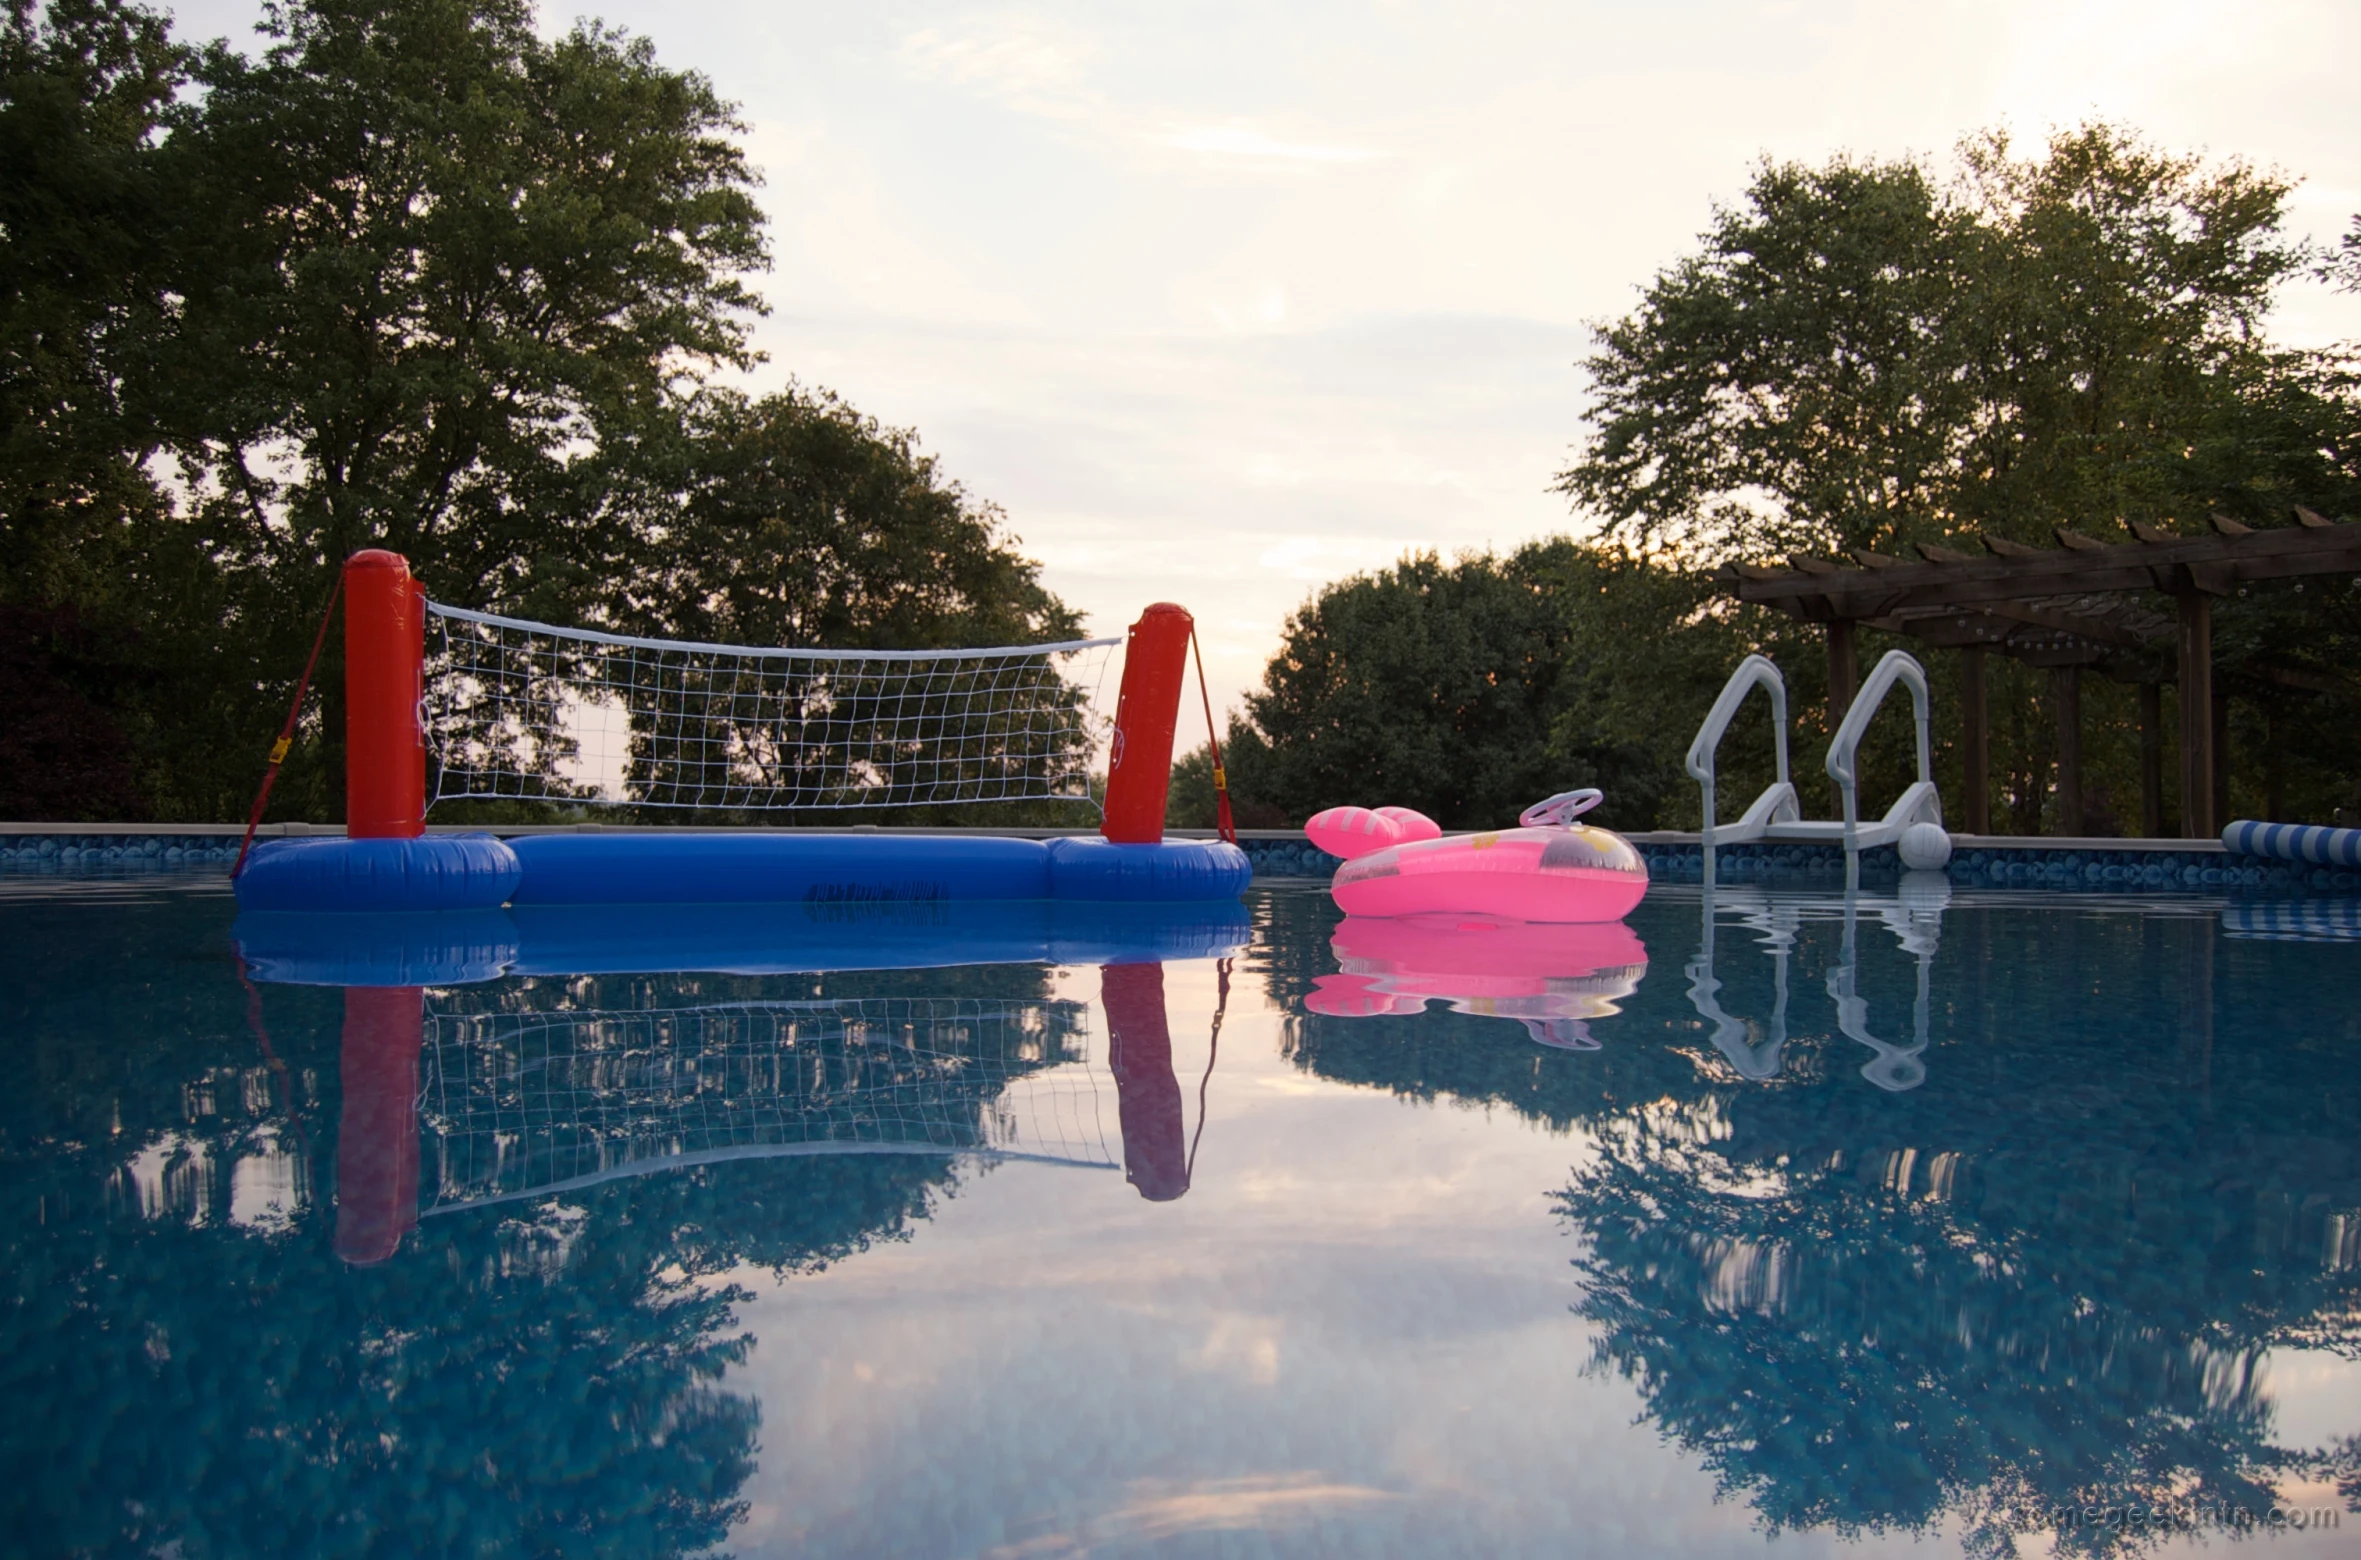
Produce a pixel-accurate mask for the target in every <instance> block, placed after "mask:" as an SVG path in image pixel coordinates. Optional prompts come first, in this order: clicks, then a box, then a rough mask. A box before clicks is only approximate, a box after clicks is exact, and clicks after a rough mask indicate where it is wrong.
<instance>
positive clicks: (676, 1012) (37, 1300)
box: [0, 878, 2361, 1560]
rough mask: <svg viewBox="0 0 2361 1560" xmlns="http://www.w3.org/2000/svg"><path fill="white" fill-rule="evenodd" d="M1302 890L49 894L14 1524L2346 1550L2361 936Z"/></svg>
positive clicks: (29, 1110)
mask: <svg viewBox="0 0 2361 1560" xmlns="http://www.w3.org/2000/svg"><path fill="white" fill-rule="evenodd" d="M1250 906H1251V909H1252V912H1253V923H1254V931H1253V941H1252V944H1251V946H1250V947H1248V948H1247V949H1246V950H1244V951H1243V952H1242V953H1241V954H1240V955H1239V956H1238V957H1237V958H1236V960H1235V961H1234V962H1233V963H1232V964H1230V965H1228V966H1224V965H1221V964H1217V963H1216V962H1213V961H1186V962H1173V963H1169V964H1166V965H1163V966H1155V965H1130V966H1116V967H1114V968H1112V969H1110V970H1106V971H1102V970H1100V969H1098V968H1093V967H1080V968H1059V967H1048V966H1039V965H1004V966H984V967H966V968H948V969H929V970H903V971H890V970H889V971H883V972H867V973H854V974H832V973H825V972H823V973H816V974H803V975H776V976H761V977H755V976H734V975H712V974H696V973H684V974H674V975H658V976H615V975H600V976H557V975H547V976H536V977H531V978H504V979H498V980H491V981H486V982H481V983H477V984H472V985H462V986H451V987H443V988H429V989H427V990H425V991H423V992H420V993H413V994H404V993H401V992H394V993H390V994H389V993H387V992H385V991H363V992H356V993H347V992H345V991H342V990H338V989H335V988H331V987H316V986H296V985H269V984H252V985H250V984H248V983H247V981H246V980H245V979H243V978H242V973H241V966H240V964H239V962H238V960H237V959H236V958H235V957H234V955H233V952H232V944H231V940H230V926H231V922H232V919H233V915H234V907H233V906H232V904H231V902H230V900H229V899H228V898H227V897H226V895H224V894H223V893H221V892H220V889H219V887H218V885H217V884H214V883H211V882H209V881H206V880H199V879H188V880H177V879H171V878H156V879H147V880H128V881H123V882H113V883H108V882H79V883H78V882H74V881H71V880H53V881H35V880H29V879H0V948H4V949H5V950H6V951H5V957H4V958H0V1025H4V1031H0V1032H4V1033H5V1035H6V1037H7V1041H8V1045H9V1048H10V1051H9V1054H11V1055H12V1056H13V1057H14V1058H15V1060H14V1063H13V1065H14V1067H15V1069H16V1071H15V1074H14V1076H13V1080H12V1081H13V1086H12V1087H11V1088H9V1089H8V1090H7V1091H6V1093H5V1096H4V1097H0V1178H4V1179H0V1240H4V1241H5V1243H6V1248H7V1256H8V1261H7V1264H6V1274H7V1277H6V1284H7V1298H8V1304H7V1307H6V1311H5V1319H4V1321H0V1326H4V1327H5V1329H6V1331H5V1338H4V1341H0V1404H5V1407H6V1412H5V1414H4V1415H0V1549H4V1550H5V1551H6V1552H9V1553H21V1554H27V1555H53V1554H54V1555H176V1556H182V1557H188V1560H196V1557H204V1556H243V1555H419V1554H431V1555H519V1556H523V1555H574V1554H582V1555H591V1554H597V1555H626V1556H639V1555H670V1554H695V1553H701V1552H705V1551H708V1550H712V1551H726V1552H728V1553H732V1554H738V1555H748V1556H757V1555H760V1556H771V1555H777V1556H786V1555H795V1556H880V1555H885V1556H972V1557H1001V1560H1062V1557H1069V1556H1083V1555H1131V1554H1140V1555H1150V1554H1152V1555H1175V1556H1197V1555H1208V1556H1211V1555H1222V1556H1227V1555H1244V1556H1265V1555H1287V1556H1293V1555H1406V1556H1408V1555H1416V1556H1425V1555H1469V1556H1487V1557H1491V1556H1512V1555H1553V1556H1555V1555H1566V1554H1581V1553H1601V1554H1610V1553H1611V1554H1618V1555H1623V1554H1678V1555H1752V1554H1757V1553H1760V1552H1763V1551H1765V1550H1766V1548H1774V1552H1776V1553H1779V1554H1786V1555H1796V1554H1815V1555H1816V1554H1821V1553H1825V1552H1843V1553H1847V1554H1855V1553H1857V1554H1864V1555H1867V1554H1889V1553H1904V1552H1907V1553H1914V1554H1915V1553H1929V1554H1943V1553H1952V1552H1960V1551H1965V1552H1968V1553H1973V1554H1980V1555H1981V1554H1991V1555H2000V1554H2011V1553H2022V1554H2028V1555H2031V1554H2046V1553H2075V1554H2082V1553H2090V1554H2124V1553H2146V1552H2182V1551H2190V1552H2194V1551H2195V1550H2196V1549H2197V1548H2200V1547H2208V1548H2210V1547H2211V1546H2218V1545H2221V1544H2224V1543H2228V1542H2240V1541H2246V1542H2256V1543H2261V1542H2266V1541H2268V1542H2273V1543H2276V1544H2279V1545H2292V1546H2294V1547H2293V1548H2292V1549H2274V1550H2273V1552H2274V1553H2294V1554H2300V1555H2321V1556H2328V1555H2334V1554H2352V1553H2357V1552H2361V1511H2357V1510H2356V1507H2357V1506H2361V1012H2357V1010H2356V1007H2355V1004H2354V1002H2353V1000H2352V994H2353V991H2354V988H2355V975H2356V973H2357V972H2361V959H2357V958H2356V957H2355V953H2356V944H2355V943H2354V942H2353V941H2351V940H2350V935H2351V926H2352V917H2351V915H2350V907H2343V908H2342V909H2340V908H2338V907H2335V906H2329V907H2325V908H2324V909H2323V911H2322V913H2320V914H2317V915H2315V914H2312V913H2310V912H2302V913H2298V912H2294V911H2285V910H2284V909H2275V910H2273V911H2272V913H2270V914H2267V915H2261V916H2258V915H2256V914H2254V913H2253V910H2252V907H2244V906H2239V905H2234V904H2225V903H2223V902H2220V901H2201V900H2183V901H2165V900H2149V901H2143V902H2132V901H2125V902H2107V901H2103V900H2098V899H2087V898H2063V897H2060V898H2043V897H2039V896H2028V897H2020V898H2016V899H2006V898H1986V899H1978V898H1973V897H1969V896H1958V897H1953V896H1949V895H1948V894H1946V893H1944V892H1942V891H1940V890H1939V889H1938V890H1936V891H1933V892H1928V891H1917V892H1913V891H1912V890H1911V889H1910V888H1908V887H1907V886H1905V887H1904V888H1903V889H1901V890H1894V889H1890V888H1889V889H1886V890H1884V891H1883V892H1882V893H1869V894H1864V895H1861V896H1858V897H1857V898H1856V899H1855V900H1853V901H1852V902H1851V903H1850V904H1849V905H1848V903H1847V901H1845V900H1844V899H1843V898H1841V897H1839V896H1829V895H1819V896H1806V895H1781V894H1778V893H1776V892H1772V893H1766V892H1763V891H1760V890H1754V891H1744V890H1724V891H1723V892H1722V893H1720V894H1718V895H1715V896H1713V897H1712V898H1711V899H1708V898H1706V897H1705V896H1703V895H1702V894H1701V893H1700V891H1699V890H1697V889H1695V888H1693V887H1692V888H1688V889H1677V888H1660V889H1658V890H1655V891H1653V892H1652V893H1651V895H1650V897H1649V898H1648V900H1647V901H1646V902H1645V903H1643V904H1642V906H1641V907H1640V909H1639V910H1638V911H1637V912H1636V913H1635V914H1634V915H1633V917H1632V918H1631V921H1630V923H1629V929H1630V934H1631V938H1632V942H1631V945H1630V946H1626V945H1624V944H1622V943H1601V944H1599V945H1598V947H1597V948H1595V949H1593V950H1591V951H1590V952H1589V953H1587V954H1586V955H1585V959H1586V960H1588V961H1589V962H1588V963H1585V964H1583V965H1582V967H1580V968H1576V967H1575V965H1574V964H1571V963H1567V962H1566V961H1565V960H1563V959H1561V961H1560V963H1561V965H1563V966H1564V967H1552V968H1549V969H1540V968H1539V966H1534V967H1533V968H1524V969H1520V968H1518V967H1512V966H1516V965H1517V960H1516V958H1513V957H1508V956H1507V955H1502V954H1498V953H1497V950H1498V949H1499V948H1502V947H1505V946H1506V945H1505V944H1501V943H1497V942H1490V943H1488V942H1486V941H1485V939H1486V938H1487V937H1490V936H1493V935H1494V933H1492V932H1488V931H1486V930H1484V929H1482V928H1480V927H1473V926H1471V927H1469V928H1464V929H1462V928H1453V927H1439V928H1435V929H1433V936H1432V937H1431V939H1430V942H1431V944H1432V951H1431V953H1429V952H1423V951H1422V950H1421V947H1420V946H1419V945H1417V943H1416V940H1415V939H1413V940H1412V942H1411V943H1409V944H1399V943H1395V944H1385V945H1383V946H1380V945H1379V943H1372V942H1369V941H1367V940H1366V939H1367V937H1368V936H1369V935H1370V934H1369V929H1367V928H1360V929H1356V928H1354V927H1342V928H1340V926H1339V918H1338V915H1337V913H1336V911H1335V910H1334V909H1333V907H1332V906H1331V905H1330V903H1329V902H1328V900H1327V898H1326V896H1325V895H1324V894H1322V893H1320V892H1319V891H1317V890H1316V889H1312V888H1306V887H1285V886H1282V887H1258V888H1257V889H1256V890H1255V891H1254V892H1253V894H1252V896H1251V898H1250ZM1379 930H1380V931H1381V932H1382V931H1383V929H1379ZM1356 937H1361V938H1363V939H1364V940H1363V941H1361V942H1356V941H1355V938H1356ZM1380 942H1382V938H1381V939H1380ZM1340 948H1342V949H1343V950H1344V960H1345V962H1346V963H1348V964H1349V965H1350V967H1349V968H1341V969H1340V957H1339V949H1340ZM1634 948H1636V949H1637V960H1636V962H1635V961H1634V956H1633V951H1634ZM1372 949H1375V952H1372V951H1371V950H1372ZM1487 950H1495V951H1493V952H1488V951H1487ZM1421 959H1424V960H1425V961H1426V962H1425V963H1424V964H1421V963H1420V960H1421ZM1487 961H1489V962H1487ZM1545 962H1546V961H1545ZM1536 970H1538V971H1539V973H1538V975H1536V973H1535V971H1536ZM1372 972H1375V973H1372ZM1428 997H1431V998H1432V1001H1431V1002H1429V1003H1428V1004H1427V1005H1426V1006H1424V1007H1423V1009H1420V1008H1419V1004H1420V1002H1421V1000H1422V999H1423V998H1428ZM1454 1004H1455V1005H1456V1007H1457V1008H1458V1009H1463V1010H1464V1011H1455V1010H1454V1009H1453V1005H1454ZM404 1037H407V1038H406V1039H405V1038H404Z"/></svg>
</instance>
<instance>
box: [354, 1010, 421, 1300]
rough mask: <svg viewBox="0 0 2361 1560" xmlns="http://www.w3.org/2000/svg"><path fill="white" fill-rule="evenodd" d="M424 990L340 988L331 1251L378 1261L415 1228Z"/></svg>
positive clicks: (356, 1261) (361, 1260)
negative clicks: (339, 1095) (340, 1096)
mask: <svg viewBox="0 0 2361 1560" xmlns="http://www.w3.org/2000/svg"><path fill="white" fill-rule="evenodd" d="M425 1005H426V993H425V992H423V991H421V990H419V989H418V988H417V987H416V986H382V987H364V986H354V987H351V988H349V989H348V990H347V991H346V992H345V993H344V1052H343V1059H342V1060H343V1065H342V1069H341V1070H342V1074H343V1080H344V1112H343V1123H342V1128H341V1130H340V1131H339V1132H338V1133H337V1138H336V1254H337V1255H338V1256H340V1257H342V1258H344V1260H345V1261H347V1262H353V1263H371V1262H383V1261H384V1260H385V1259H386V1258H388V1257H390V1256H392V1255H393V1254H394V1251H395V1249H396V1248H397V1247H399V1246H400V1245H401V1243H402V1237H403V1236H404V1235H407V1234H409V1233H410V1231H412V1230H413V1229H416V1228H417V1227H418V1053H419V1048H420V1045H421V1043H422V1041H423V1037H424V1033H425Z"/></svg>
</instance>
